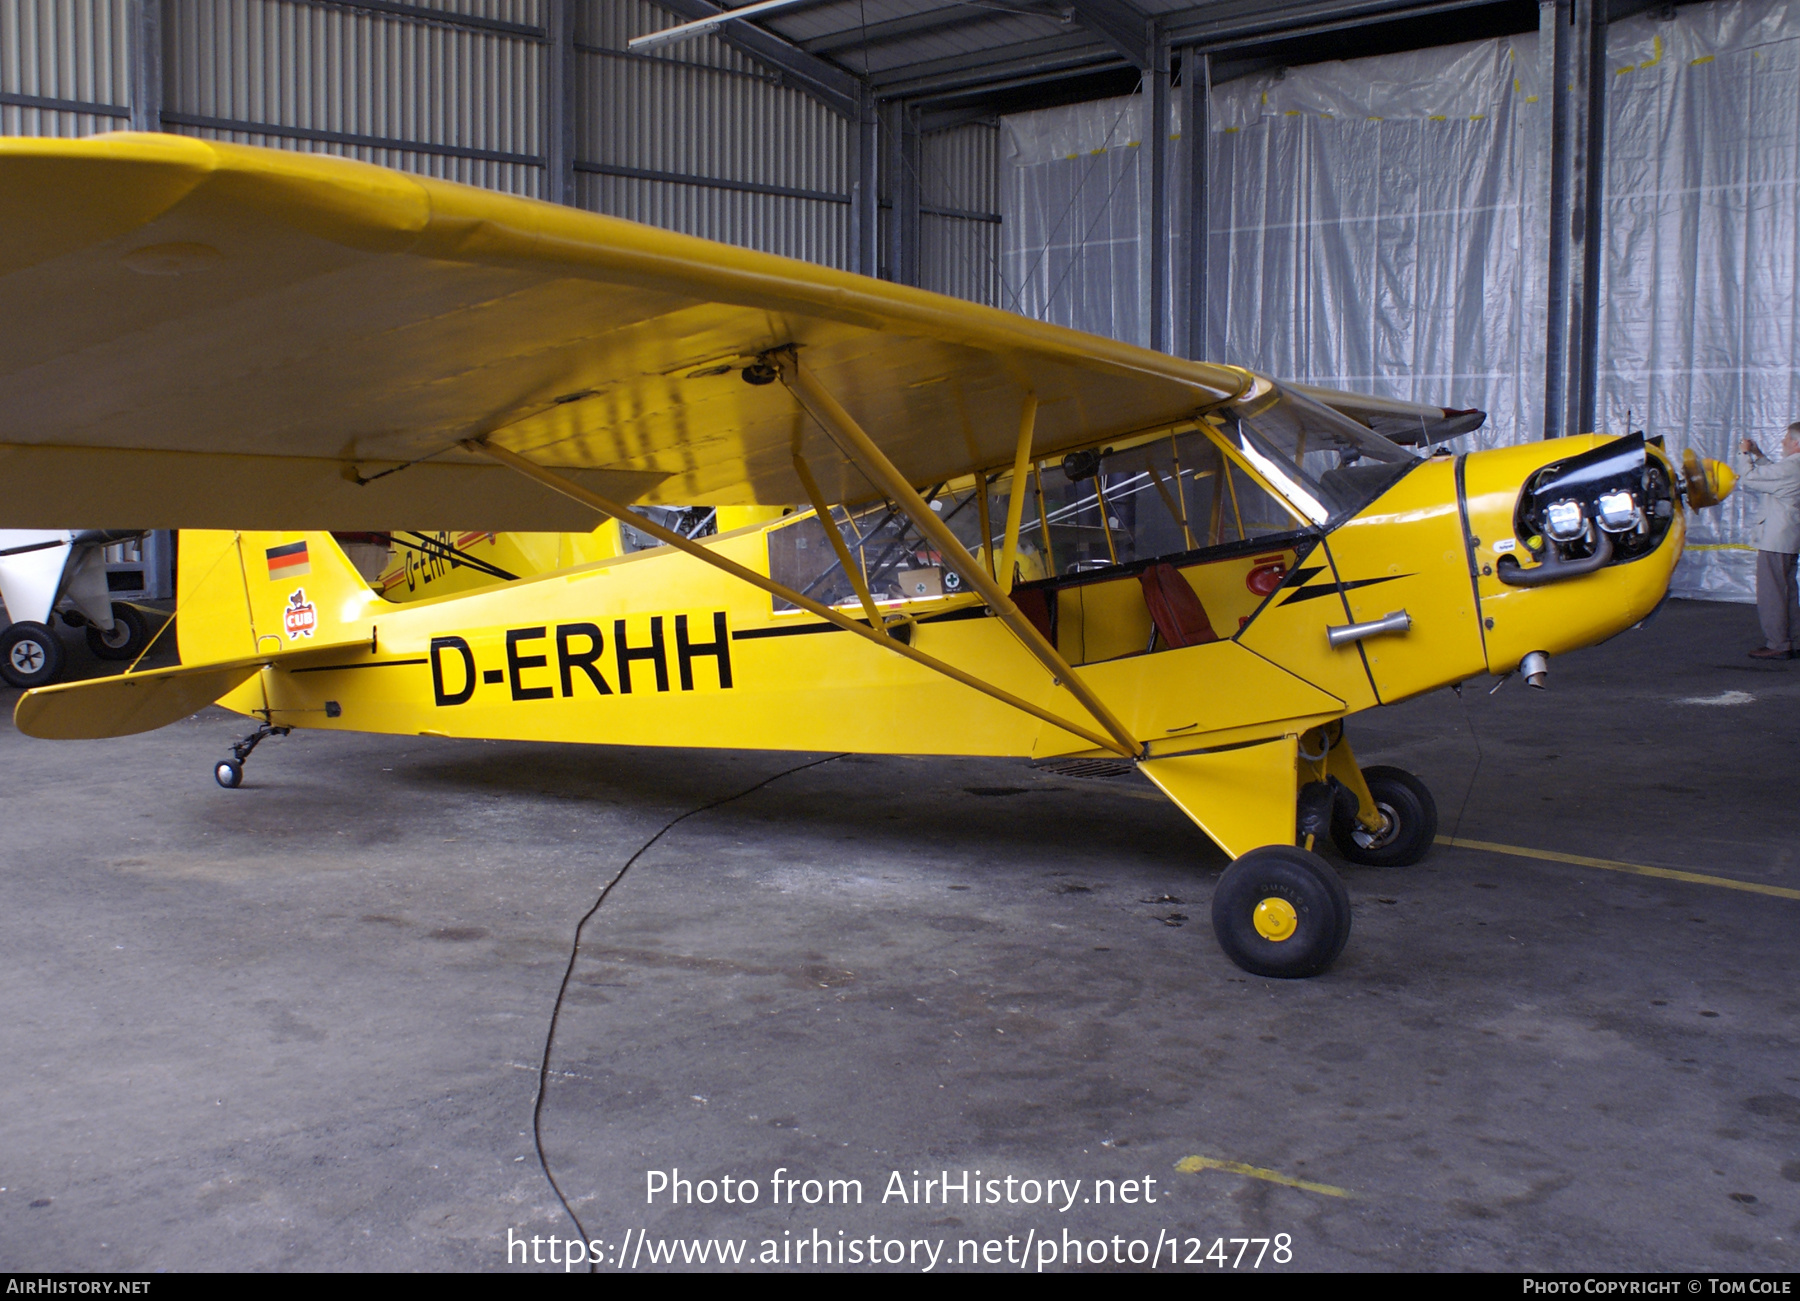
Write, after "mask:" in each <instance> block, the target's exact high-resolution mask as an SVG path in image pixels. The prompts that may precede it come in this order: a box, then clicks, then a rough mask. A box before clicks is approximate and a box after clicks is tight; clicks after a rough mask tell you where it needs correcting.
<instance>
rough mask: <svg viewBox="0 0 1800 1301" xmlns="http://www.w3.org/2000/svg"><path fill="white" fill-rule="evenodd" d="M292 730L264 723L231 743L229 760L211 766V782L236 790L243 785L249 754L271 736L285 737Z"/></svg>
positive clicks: (229, 789) (222, 760)
mask: <svg viewBox="0 0 1800 1301" xmlns="http://www.w3.org/2000/svg"><path fill="white" fill-rule="evenodd" d="M293 730H294V729H293V728H291V727H270V726H269V725H268V724H267V723H264V724H263V725H262V726H261V727H259V728H257V729H256V730H255V731H254V732H252V733H250V735H249V736H246V737H245V738H244V739H243V740H241V741H233V742H232V743H231V758H229V759H221V760H219V762H217V763H216V764H214V765H213V780H214V781H216V782H218V783H219V785H221V786H223V787H224V788H225V789H226V790H228V791H231V790H236V789H237V788H238V787H239V786H241V785H243V784H244V765H245V764H246V763H247V762H249V760H250V752H251V751H252V750H254V749H256V747H257V746H259V745H261V744H262V743H263V742H264V741H265V740H267V739H268V738H269V737H271V736H286V735H287V734H288V733H289V732H291V731H293Z"/></svg>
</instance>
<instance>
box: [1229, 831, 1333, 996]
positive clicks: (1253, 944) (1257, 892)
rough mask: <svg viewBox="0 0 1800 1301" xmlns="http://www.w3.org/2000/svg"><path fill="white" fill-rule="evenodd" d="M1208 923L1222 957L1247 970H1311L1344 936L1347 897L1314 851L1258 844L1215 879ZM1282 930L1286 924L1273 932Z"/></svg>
mask: <svg viewBox="0 0 1800 1301" xmlns="http://www.w3.org/2000/svg"><path fill="white" fill-rule="evenodd" d="M1259 916H1260V924H1259ZM1271 923H1276V924H1274V925H1271ZM1212 924H1213V934H1214V935H1216V936H1218V937H1219V947H1220V948H1222V949H1224V950H1225V956H1226V957H1228V958H1230V959H1231V960H1232V961H1233V962H1235V963H1237V965H1238V966H1240V967H1242V968H1243V969H1244V970H1245V971H1248V972H1250V973H1251V974H1252V975H1255V976H1274V977H1277V978H1279V979H1294V978H1297V977H1302V976H1316V975H1318V974H1319V973H1320V972H1321V971H1324V970H1325V969H1326V968H1327V967H1329V966H1330V965H1331V964H1332V963H1333V962H1335V961H1337V956H1338V954H1340V953H1342V952H1343V951H1344V942H1345V941H1346V940H1348V939H1349V938H1350V895H1349V893H1348V892H1347V891H1346V890H1345V889H1344V883H1343V881H1342V880H1340V879H1339V877H1338V874H1337V873H1336V872H1335V871H1333V870H1332V867H1331V864H1329V863H1327V862H1326V861H1325V860H1324V859H1322V858H1320V857H1319V856H1318V855H1317V854H1313V853H1309V852H1308V851H1306V850H1304V849H1300V848H1298V847H1296V846H1293V845H1264V846H1263V847H1262V848H1261V849H1253V850H1251V851H1250V852H1249V853H1248V854H1245V855H1244V856H1243V857H1242V858H1240V859H1238V861H1237V862H1235V863H1233V864H1232V865H1231V866H1230V867H1228V868H1226V869H1225V875H1224V876H1222V877H1220V878H1219V885H1218V888H1217V889H1216V890H1214V891H1213V900H1212ZM1284 928H1291V929H1289V930H1288V933H1287V934H1286V935H1280V934H1278V932H1279V931H1280V930H1281V929H1284Z"/></svg>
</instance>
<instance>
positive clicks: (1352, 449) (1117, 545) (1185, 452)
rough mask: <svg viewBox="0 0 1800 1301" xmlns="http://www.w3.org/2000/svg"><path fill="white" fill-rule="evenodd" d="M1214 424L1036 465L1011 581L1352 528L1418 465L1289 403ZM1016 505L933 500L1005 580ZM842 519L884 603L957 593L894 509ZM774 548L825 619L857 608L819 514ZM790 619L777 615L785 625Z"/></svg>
mask: <svg viewBox="0 0 1800 1301" xmlns="http://www.w3.org/2000/svg"><path fill="white" fill-rule="evenodd" d="M1204 420H1205V428H1204V429H1202V428H1195V427H1193V426H1189V427H1188V429H1187V430H1186V431H1185V432H1181V433H1175V434H1166V435H1159V436H1157V437H1154V438H1140V439H1137V440H1134V441H1130V442H1128V443H1127V445H1126V446H1123V447H1120V448H1116V449H1115V448H1113V447H1106V446H1102V447H1097V448H1093V449H1089V450H1086V451H1080V452H1074V453H1072V454H1070V455H1068V456H1059V457H1057V458H1054V459H1046V460H1043V461H1040V462H1038V463H1036V464H1035V465H1033V466H1032V467H1031V469H1030V470H1029V471H1028V472H1027V475H1026V479H1025V482H1024V483H1023V484H1020V485H1018V487H1019V490H1020V491H1021V492H1023V494H1024V496H1025V500H1024V502H1023V503H1021V510H1020V515H1021V519H1020V528H1019V542H1018V550H1017V552H1016V553H1015V557H1014V566H1015V572H1014V579H1015V581H1016V582H1019V583H1032V582H1037V581H1040V580H1046V579H1057V578H1066V577H1070V576H1075V575H1081V574H1086V573H1089V572H1092V571H1099V570H1105V569H1109V568H1113V567H1115V566H1119V565H1130V564H1134V563H1137V562H1140V561H1147V560H1155V559H1162V558H1164V557H1170V556H1178V555H1189V554H1204V553H1207V552H1212V551H1215V550H1217V551H1218V553H1219V554H1226V553H1227V549H1229V548H1243V547H1255V546H1258V545H1266V544H1268V543H1269V542H1271V541H1272V540H1274V539H1279V538H1286V537H1291V536H1295V535H1299V534H1303V533H1305V532H1306V531H1307V530H1308V529H1309V528H1310V527H1322V526H1324V525H1326V524H1329V523H1331V522H1332V521H1334V520H1337V519H1340V518H1343V517H1344V516H1346V515H1350V514H1354V513H1355V512H1356V511H1358V510H1360V509H1361V508H1362V507H1363V506H1365V505H1367V504H1368V503H1369V502H1370V501H1371V500H1373V499H1374V498H1375V497H1376V496H1377V495H1378V494H1379V493H1380V492H1381V491H1382V490H1383V489H1385V488H1386V487H1387V486H1388V485H1389V484H1391V483H1392V482H1393V481H1394V480H1395V479H1398V478H1399V477H1400V476H1401V475H1402V474H1404V473H1405V472H1406V470H1407V467H1409V466H1411V465H1415V464H1417V463H1418V461H1417V458H1416V457H1414V456H1413V455H1412V454H1411V453H1409V452H1407V451H1405V450H1404V449H1402V448H1400V447H1399V446H1397V445H1396V444H1394V443H1391V442H1389V441H1388V440H1387V439H1385V438H1383V437H1381V436H1380V435H1379V434H1376V433H1373V432H1371V431H1370V430H1368V429H1367V428H1365V427H1364V426H1362V425H1359V424H1357V423H1356V422H1355V421H1354V420H1351V419H1349V418H1348V417H1347V416H1342V415H1339V414H1338V413H1337V412H1335V411H1332V410H1331V409H1329V408H1328V407H1324V406H1321V405H1320V404H1319V403H1317V402H1314V401H1311V400H1310V399H1308V398H1304V397H1301V396H1300V395H1299V394H1295V393H1290V392H1287V391H1285V390H1282V389H1280V388H1274V389H1272V390H1270V391H1269V392H1268V393H1266V394H1265V395H1264V396H1263V397H1261V398H1259V399H1257V400H1255V401H1252V402H1249V403H1244V404H1240V405H1239V406H1236V407H1231V408H1227V409H1226V410H1225V411H1224V412H1223V413H1222V414H1215V415H1209V416H1207V417H1204ZM1221 443H1223V444H1225V445H1226V446H1228V447H1230V448H1232V449H1233V450H1234V451H1235V452H1236V453H1237V454H1238V455H1239V456H1241V457H1242V458H1243V459H1244V461H1246V462H1248V463H1249V465H1250V466H1251V467H1252V468H1253V469H1254V470H1255V472H1256V473H1255V475H1252V474H1248V473H1246V472H1245V470H1244V468H1243V466H1242V465H1241V464H1239V463H1238V461H1236V460H1234V459H1233V458H1232V457H1231V456H1228V455H1226V454H1225V451H1224V450H1223V448H1221V446H1220V444H1221ZM1259 479H1260V481H1259ZM1265 485H1267V486H1265ZM1271 489H1273V491H1271ZM1013 490H1014V484H1013V482H1012V475H1011V473H1010V472H1008V471H1002V472H999V473H996V474H991V475H988V476H986V478H985V481H983V480H978V479H977V478H976V477H975V476H970V477H967V478H964V479H961V480H958V481H957V482H956V483H955V484H954V485H945V484H937V485H934V486H933V487H930V488H927V489H926V490H925V491H924V493H923V494H922V495H923V496H924V497H925V499H926V500H927V501H928V502H930V503H931V508H932V510H933V511H934V512H936V513H937V516H938V518H939V519H941V520H942V521H943V522H944V523H945V525H947V526H948V527H949V529H950V531H951V532H952V533H954V534H956V537H957V539H958V541H960V542H961V543H962V544H963V545H964V546H965V547H967V548H968V549H969V552H970V553H971V554H972V555H973V556H974V557H975V559H976V561H977V563H979V564H981V565H983V566H994V565H995V564H996V561H997V559H998V554H997V553H999V552H1000V551H1001V550H1002V547H1003V537H1002V535H1003V533H1004V530H1005V521H1006V514H1007V502H1008V499H1009V498H1010V496H1011V494H1012V492H1013ZM984 499H985V500H984ZM984 507H985V509H984ZM833 518H834V519H835V520H836V521H837V523H838V525H839V528H840V529H841V530H842V533H843V537H844V541H845V544H846V545H847V547H848V548H849V551H850V554H851V557H852V561H853V563H854V564H855V565H856V567H857V569H859V570H860V571H861V575H862V577H863V579H864V580H865V581H866V582H867V584H868V587H869V591H870V594H871V595H872V596H873V597H874V598H875V600H877V601H879V602H883V603H888V602H912V601H921V600H934V599H941V598H943V597H947V596H956V595H958V594H959V593H961V592H962V590H963V581H962V577H961V576H960V575H959V574H957V572H956V571H955V570H954V569H953V568H951V567H950V566H949V565H948V564H947V563H946V562H945V559H944V557H943V556H942V555H940V554H939V553H938V550H937V548H936V546H935V545H933V544H932V543H931V542H930V541H929V540H928V539H926V538H925V537H924V536H922V535H921V534H920V533H919V531H918V530H917V528H916V527H915V526H914V525H913V524H912V522H911V521H910V520H909V519H907V517H906V516H905V514H903V513H902V512H901V511H900V509H899V508H898V507H897V506H896V505H894V504H893V503H892V502H887V501H882V502H877V503H875V504H873V505H865V506H860V507H857V508H855V509H853V510H846V509H844V508H843V507H836V508H834V510H833ZM768 547H769V573H770V576H771V577H773V578H774V579H775V580H776V581H777V582H779V583H783V584H785V585H787V586H789V587H792V588H794V589H796V590H798V591H800V592H803V593H804V594H806V595H807V596H809V597H811V598H813V599H814V600H817V601H821V602H824V603H825V604H827V605H834V606H842V607H853V606H855V605H856V604H857V601H858V598H857V595H856V590H855V586H854V584H853V583H852V582H851V580H850V577H849V576H848V575H846V574H845V573H844V571H843V567H842V566H841V565H840V564H839V563H838V560H837V554H836V552H835V550H834V549H833V548H832V546H831V543H830V540H829V539H828V538H827V537H826V534H825V529H824V525H823V523H822V521H820V520H819V519H818V518H816V517H815V516H813V515H812V514H811V513H810V512H808V513H806V514H804V515H801V516H797V517H796V518H795V519H793V520H792V521H791V522H784V523H783V524H781V525H780V526H778V527H776V528H773V529H771V530H770V531H769V534H768ZM1231 554H1235V552H1231ZM793 608H795V607H793V606H792V605H790V604H788V603H787V602H786V601H783V600H780V599H777V600H776V601H775V609H777V610H790V609H793Z"/></svg>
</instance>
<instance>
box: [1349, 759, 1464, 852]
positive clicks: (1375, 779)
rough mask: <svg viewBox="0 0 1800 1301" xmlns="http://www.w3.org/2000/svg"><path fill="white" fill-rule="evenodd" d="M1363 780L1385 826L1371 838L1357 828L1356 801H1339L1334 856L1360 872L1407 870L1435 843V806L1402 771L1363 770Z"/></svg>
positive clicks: (1423, 789) (1421, 787)
mask: <svg viewBox="0 0 1800 1301" xmlns="http://www.w3.org/2000/svg"><path fill="white" fill-rule="evenodd" d="M1363 780H1364V781H1366V782H1368V783H1369V794H1371V795H1373V796H1374V797H1375V807H1376V808H1378V809H1380V810H1381V814H1382V816H1383V817H1384V818H1386V819H1387V824H1388V825H1387V827H1386V829H1385V830H1383V831H1382V832H1381V833H1380V834H1379V835H1370V833H1369V832H1367V831H1364V830H1363V829H1362V828H1361V827H1360V826H1358V825H1357V822H1356V802H1355V800H1354V799H1352V798H1346V799H1344V800H1341V801H1340V802H1339V803H1338V806H1337V808H1335V809H1334V810H1333V811H1332V818H1331V838H1332V840H1333V841H1335V842H1336V843H1337V847H1338V853H1340V854H1342V855H1343V856H1344V857H1345V858H1346V859H1348V860H1349V861H1350V862H1352V863H1360V864H1362V865H1363V866H1364V867H1411V866H1412V865H1413V864H1414V863H1416V862H1418V861H1419V860H1420V859H1421V858H1424V857H1425V854H1426V851H1428V850H1429V849H1430V848H1431V846H1432V842H1433V841H1435V840H1436V839H1437V828H1438V816H1437V801H1436V800H1434V799H1432V798H1431V792H1430V791H1429V790H1427V789H1426V787H1425V783H1424V782H1422V781H1420V780H1419V779H1418V778H1417V777H1415V776H1413V775H1412V774H1411V773H1409V772H1407V771H1406V770H1405V769H1403V768H1364V769H1363Z"/></svg>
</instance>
